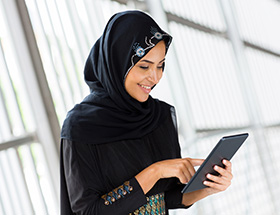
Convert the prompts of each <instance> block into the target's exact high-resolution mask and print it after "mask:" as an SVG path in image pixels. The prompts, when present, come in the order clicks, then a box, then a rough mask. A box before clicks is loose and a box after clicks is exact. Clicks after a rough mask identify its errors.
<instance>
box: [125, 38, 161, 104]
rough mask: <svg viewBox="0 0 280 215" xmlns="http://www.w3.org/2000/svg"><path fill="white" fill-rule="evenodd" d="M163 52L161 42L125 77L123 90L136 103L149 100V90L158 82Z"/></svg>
mask: <svg viewBox="0 0 280 215" xmlns="http://www.w3.org/2000/svg"><path fill="white" fill-rule="evenodd" d="M165 50H166V49H165V42H164V41H163V40H162V41H160V42H158V43H157V45H156V46H155V47H154V48H152V49H151V50H150V51H149V52H148V53H147V54H146V55H145V56H144V57H143V58H142V59H141V60H140V61H138V62H137V63H136V64H135V65H134V66H133V67H132V69H131V70H130V71H129V73H128V75H127V76H126V79H125V82H124V85H125V89H126V91H127V92H128V94H129V95H130V96H131V97H133V98H134V99H136V100H137V101H139V102H145V101H146V100H147V99H148V98H149V94H150V92H151V88H152V87H153V86H154V85H156V84H157V83H158V82H159V81H160V79H161V77H162V72H163V71H162V69H163V64H164V61H165Z"/></svg>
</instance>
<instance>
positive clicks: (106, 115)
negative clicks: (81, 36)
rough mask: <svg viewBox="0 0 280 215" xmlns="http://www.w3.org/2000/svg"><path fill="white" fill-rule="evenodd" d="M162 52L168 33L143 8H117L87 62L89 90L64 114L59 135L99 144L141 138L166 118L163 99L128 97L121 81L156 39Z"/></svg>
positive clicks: (86, 74) (86, 73)
mask: <svg viewBox="0 0 280 215" xmlns="http://www.w3.org/2000/svg"><path fill="white" fill-rule="evenodd" d="M161 40H164V41H165V44H166V51H167V49H168V47H169V45H170V43H171V40H172V37H171V36H170V35H169V34H167V33H166V32H164V31H163V30H162V29H161V28H160V27H159V26H158V25H157V23H156V22H155V21H154V20H153V19H152V18H151V17H150V16H149V15H147V14H146V13H144V12H141V11H125V12H120V13H117V14H115V15H113V16H112V17H111V19H110V20H109V21H108V23H107V25H106V27H105V30H104V32H103V34H102V36H101V37H100V38H99V39H98V40H97V41H96V43H95V44H94V46H93V48H92V49H91V52H90V54H89V57H88V59H87V61H86V65H85V69H84V76H85V82H86V83H87V85H88V86H89V88H90V94H89V95H88V96H87V97H86V98H85V99H84V100H83V101H82V102H81V103H80V104H77V105H75V107H74V108H73V109H72V110H71V111H69V112H68V114H67V117H66V119H65V121H64V124H63V127H62V131H61V138H63V139H70V140H72V141H80V142H84V143H91V144H100V143H107V142H114V141H119V140H125V139H135V138H141V137H143V136H144V135H146V134H148V133H150V132H152V131H153V130H154V129H155V128H157V127H158V125H159V124H160V123H161V122H162V120H163V119H164V118H165V117H166V114H167V113H166V110H165V108H164V105H165V106H166V105H167V104H163V102H161V101H159V100H157V99H153V98H152V97H151V96H149V98H148V100H147V101H145V102H139V101H137V100H135V99H134V98H132V97H131V96H130V95H129V94H128V93H127V91H126V90H125V86H124V82H125V78H126V76H127V74H128V72H129V71H130V69H131V68H132V67H133V66H134V65H135V64H136V63H137V62H138V61H139V60H140V59H141V58H143V57H144V56H145V55H146V54H147V53H148V52H149V51H150V50H151V49H152V48H153V47H154V46H155V45H156V44H157V43H158V42H159V41H161Z"/></svg>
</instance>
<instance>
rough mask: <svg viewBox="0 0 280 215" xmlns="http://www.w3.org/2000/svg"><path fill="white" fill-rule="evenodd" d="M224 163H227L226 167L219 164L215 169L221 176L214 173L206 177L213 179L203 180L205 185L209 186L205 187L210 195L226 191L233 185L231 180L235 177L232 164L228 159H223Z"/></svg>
mask: <svg viewBox="0 0 280 215" xmlns="http://www.w3.org/2000/svg"><path fill="white" fill-rule="evenodd" d="M223 164H224V165H225V168H222V167H219V166H217V165H216V166H214V170H215V171H216V172H218V173H219V174H220V175H219V176H215V175H212V174H207V175H206V177H207V178H208V179H210V180H211V181H212V182H211V181H204V182H203V183H204V185H206V186H208V188H205V190H206V191H207V192H208V194H209V195H211V194H214V193H218V192H221V191H225V190H226V189H227V188H228V187H229V186H230V185H231V180H232V178H233V176H232V168H231V166H232V164H231V162H230V161H228V160H223Z"/></svg>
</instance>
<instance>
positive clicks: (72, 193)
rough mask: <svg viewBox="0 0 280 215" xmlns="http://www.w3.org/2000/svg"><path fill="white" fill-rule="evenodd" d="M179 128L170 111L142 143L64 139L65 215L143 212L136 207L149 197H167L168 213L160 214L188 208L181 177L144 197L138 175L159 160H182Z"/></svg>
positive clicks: (163, 181)
mask: <svg viewBox="0 0 280 215" xmlns="http://www.w3.org/2000/svg"><path fill="white" fill-rule="evenodd" d="M174 125H176V120H175V114H174V109H173V108H171V110H170V114H168V115H167V118H166V119H165V121H164V122H163V123H162V124H161V125H160V126H158V127H157V128H156V129H155V130H154V131H152V132H151V133H149V134H147V135H145V136H144V137H142V138H139V139H129V140H123V141H117V142H112V143H106V144H85V143H80V142H75V141H71V140H66V139H62V141H61V213H62V215H70V214H92V215H97V214H98V215H107V214H108V215H109V214H110V215H111V214H115V215H127V214H130V213H131V214H141V212H139V211H138V213H136V212H135V211H136V209H138V208H140V207H141V206H143V205H147V204H148V205H149V202H147V201H149V199H147V197H149V196H155V195H157V194H160V195H161V194H163V195H162V199H163V201H164V205H163V206H164V209H163V210H165V211H164V212H163V211H162V213H158V214H168V209H175V208H187V207H185V206H184V205H182V204H181V202H182V194H181V190H182V188H183V186H184V185H182V184H180V182H179V180H178V179H177V178H168V179H161V180H159V181H158V182H157V183H156V184H155V185H154V187H153V188H152V189H151V190H150V191H149V192H148V193H147V194H146V195H144V193H143V191H142V189H141V187H140V185H139V184H138V182H137V180H136V179H135V177H134V176H136V175H137V174H138V173H139V172H141V171H142V170H143V169H145V168H146V167H148V166H149V165H151V164H153V163H155V162H157V161H161V160H166V159H173V158H180V157H181V155H180V146H179V143H178V134H177V129H176V127H175V126H174ZM120 194H121V195H120ZM124 194H125V195H124ZM158 196H159V195H158ZM161 210H162V208H161ZM143 214H145V213H143ZM146 214H149V213H147V212H146ZM151 214H152V213H151ZM155 214H156V213H155Z"/></svg>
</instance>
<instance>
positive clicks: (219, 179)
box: [206, 174, 231, 186]
mask: <svg viewBox="0 0 280 215" xmlns="http://www.w3.org/2000/svg"><path fill="white" fill-rule="evenodd" d="M206 178H208V179H210V180H211V181H212V182H215V183H217V184H221V185H225V186H229V185H230V184H231V180H230V179H229V178H224V177H220V176H215V175H212V174H207V175H206Z"/></svg>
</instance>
